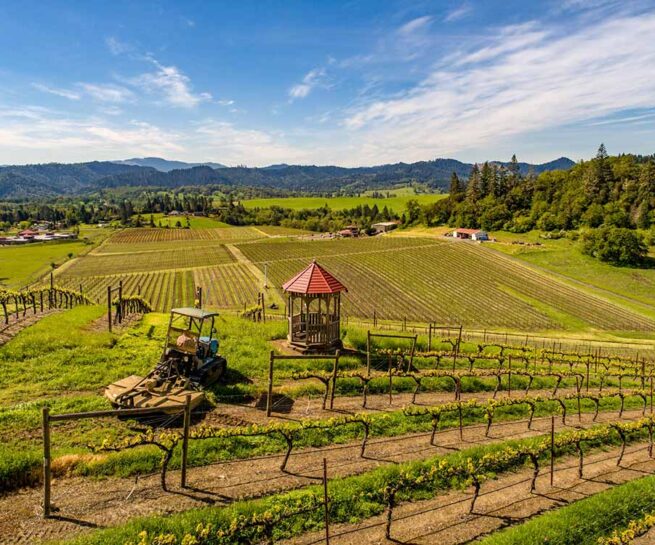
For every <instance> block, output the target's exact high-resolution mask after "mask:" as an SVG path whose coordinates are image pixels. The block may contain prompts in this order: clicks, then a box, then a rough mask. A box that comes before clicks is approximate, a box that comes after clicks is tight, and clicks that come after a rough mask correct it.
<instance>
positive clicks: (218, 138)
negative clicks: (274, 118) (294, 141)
mask: <svg viewBox="0 0 655 545" xmlns="http://www.w3.org/2000/svg"><path fill="white" fill-rule="evenodd" d="M190 138H191V142H193V144H192V146H193V148H194V149H196V150H197V152H198V153H200V154H201V155H203V156H205V157H207V158H210V157H215V158H217V159H216V160H220V161H221V162H222V163H226V164H232V165H234V164H243V163H244V162H245V161H247V163H248V164H249V165H259V166H262V165H268V164H271V163H279V162H306V161H307V159H308V157H309V155H308V154H307V152H306V151H305V150H302V149H300V148H297V147H295V146H293V145H291V144H289V143H287V141H286V138H285V135H284V134H283V133H281V132H268V131H262V130H255V129H244V128H239V127H237V126H235V125H233V124H232V123H226V122H224V121H216V120H206V121H204V122H202V123H201V124H199V125H198V127H197V128H196V130H195V135H191V136H190ZM194 140H196V141H195V142H194Z"/></svg>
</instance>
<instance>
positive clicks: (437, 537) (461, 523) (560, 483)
mask: <svg viewBox="0 0 655 545" xmlns="http://www.w3.org/2000/svg"><path fill="white" fill-rule="evenodd" d="M626 452H627V454H626V455H625V457H624V459H623V461H622V463H621V467H617V465H616V460H617V457H618V453H619V449H612V450H608V451H605V452H597V453H594V454H591V455H588V456H585V466H584V477H583V478H582V479H580V478H579V477H578V462H577V459H576V458H574V457H568V458H566V459H563V460H560V461H559V463H557V464H556V465H555V474H554V484H553V486H552V487H551V486H550V473H549V469H543V470H542V471H541V475H540V477H539V478H538V479H537V489H536V492H534V493H532V492H530V481H531V480H532V470H531V469H524V470H521V471H518V472H515V473H511V474H508V475H503V476H501V477H500V478H499V479H496V480H493V481H487V482H485V483H484V484H483V485H482V492H481V494H480V497H479V498H478V500H477V502H476V504H475V510H474V512H473V513H472V514H469V508H470V505H471V498H472V490H463V491H454V492H449V493H447V494H443V495H439V496H437V497H435V498H434V499H431V500H427V501H421V502H414V503H405V504H401V505H399V506H398V507H397V508H396V509H394V513H393V523H392V527H391V540H388V539H386V538H385V526H386V514H383V515H380V516H377V517H373V518H371V519H367V520H365V521H363V522H362V523H360V524H338V525H337V524H335V525H331V527H330V530H331V532H330V543H331V544H334V545H359V544H362V543H368V544H382V543H384V544H388V543H396V544H398V543H405V544H410V543H411V544H414V545H428V544H429V545H434V544H435V543H438V544H439V545H459V544H462V543H468V542H471V541H473V540H475V539H478V538H480V537H482V536H485V535H487V534H490V533H492V532H496V531H498V530H500V529H502V528H506V527H508V526H512V525H515V524H520V523H522V522H525V521H526V520H528V519H530V518H531V517H534V516H535V515H539V514H541V513H543V512H545V511H548V510H550V509H555V508H558V507H562V506H564V505H566V504H569V503H572V502H575V501H578V500H581V499H583V498H586V497H589V496H592V495H594V494H598V493H599V492H602V491H603V490H607V489H608V488H610V487H612V486H615V485H618V484H622V483H625V482H628V481H631V480H634V479H638V478H640V477H645V476H647V475H652V473H653V471H654V470H655V459H652V458H649V456H648V450H647V447H646V446H644V445H637V446H633V447H631V448H630V449H629V450H628V451H626ZM612 529H613V528H611V527H608V528H606V531H607V533H608V534H609V533H611V531H612ZM323 540H324V533H323V532H313V533H311V534H306V535H303V536H301V537H300V538H297V539H293V540H289V541H287V542H285V543H287V544H293V545H310V544H313V543H320V542H323ZM544 543H548V537H547V536H545V537H544ZM645 543H653V542H652V541H643V542H642V545H643V544H645Z"/></svg>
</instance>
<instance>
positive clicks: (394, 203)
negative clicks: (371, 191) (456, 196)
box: [241, 190, 446, 214]
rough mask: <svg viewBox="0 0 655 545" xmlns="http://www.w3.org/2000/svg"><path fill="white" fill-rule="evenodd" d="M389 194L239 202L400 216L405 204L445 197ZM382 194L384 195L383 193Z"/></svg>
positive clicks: (406, 193)
mask: <svg viewBox="0 0 655 545" xmlns="http://www.w3.org/2000/svg"><path fill="white" fill-rule="evenodd" d="M389 191H390V193H392V194H394V193H395V194H396V196H394V197H388V198H384V199H375V198H373V197H371V196H362V197H283V198H280V197H276V198H268V199H248V200H245V201H241V203H242V204H243V205H244V206H245V207H246V208H269V207H271V206H280V207H282V208H291V209H293V210H303V209H308V208H309V209H311V208H321V207H322V206H328V207H330V208H331V209H333V210H346V209H350V208H355V207H356V206H363V205H365V204H368V205H369V206H373V205H376V204H377V206H378V208H379V209H380V210H382V209H383V208H384V207H385V206H386V207H387V208H388V209H389V210H392V211H393V212H395V213H397V214H402V213H403V212H404V211H405V207H406V205H407V202H408V201H410V200H412V199H414V200H416V201H418V202H419V204H423V205H425V204H430V203H433V202H437V201H438V200H440V199H443V198H445V197H446V195H443V194H436V193H434V194H425V193H422V194H418V195H415V194H411V193H408V192H407V191H398V190H389ZM383 193H385V192H384V191H383Z"/></svg>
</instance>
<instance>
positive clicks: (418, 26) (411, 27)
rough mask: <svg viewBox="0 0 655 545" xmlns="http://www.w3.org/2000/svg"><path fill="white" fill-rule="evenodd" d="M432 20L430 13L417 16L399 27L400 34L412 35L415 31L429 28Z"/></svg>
mask: <svg viewBox="0 0 655 545" xmlns="http://www.w3.org/2000/svg"><path fill="white" fill-rule="evenodd" d="M431 22H432V17H431V16H430V15H423V16H422V17H417V18H416V19H412V20H411V21H409V22H407V23H405V24H404V25H402V26H401V27H400V28H399V29H398V34H400V35H401V36H411V35H412V34H414V33H415V32H418V31H420V30H423V29H425V28H427V27H428V26H429V25H430V23H431Z"/></svg>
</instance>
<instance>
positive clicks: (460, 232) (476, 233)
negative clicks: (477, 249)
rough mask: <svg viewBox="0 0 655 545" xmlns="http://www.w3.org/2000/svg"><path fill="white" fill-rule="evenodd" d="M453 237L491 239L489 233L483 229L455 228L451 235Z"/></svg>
mask: <svg viewBox="0 0 655 545" xmlns="http://www.w3.org/2000/svg"><path fill="white" fill-rule="evenodd" d="M451 236H452V237H453V238H459V239H463V240H465V239H470V240H478V241H482V240H489V235H488V234H487V232H486V231H482V230H481V229H455V230H454V231H453V232H452V235H451Z"/></svg>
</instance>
